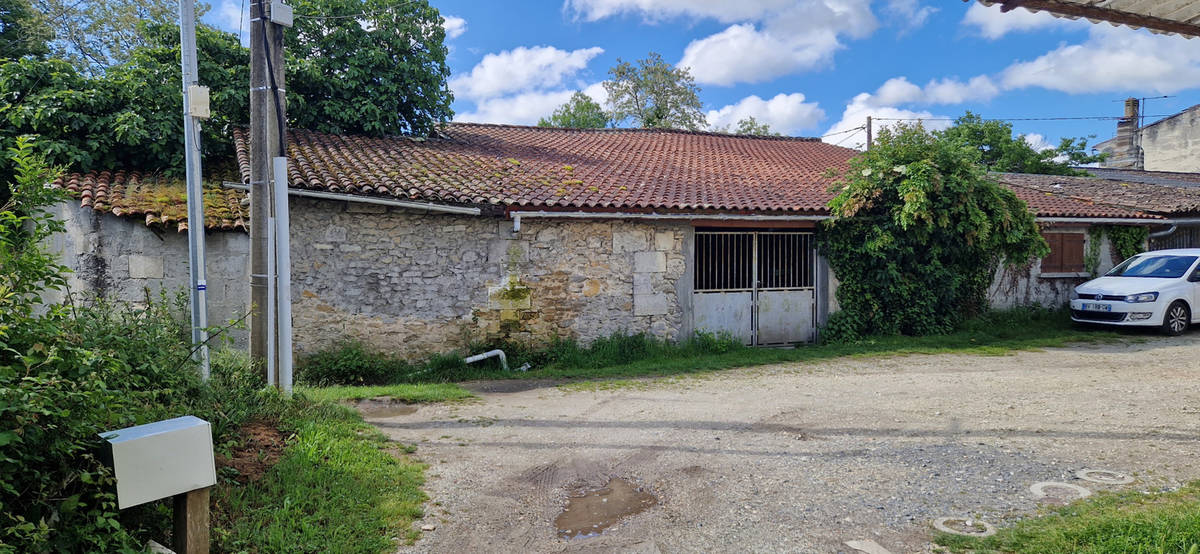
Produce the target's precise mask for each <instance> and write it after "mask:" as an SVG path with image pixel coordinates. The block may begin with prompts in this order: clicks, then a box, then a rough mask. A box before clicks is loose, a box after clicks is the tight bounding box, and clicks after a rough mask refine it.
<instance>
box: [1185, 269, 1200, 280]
mask: <svg viewBox="0 0 1200 554" xmlns="http://www.w3.org/2000/svg"><path fill="white" fill-rule="evenodd" d="M1188 281H1189V282H1192V283H1200V269H1197V270H1196V271H1193V272H1192V274H1191V275H1190V276H1189V277H1188Z"/></svg>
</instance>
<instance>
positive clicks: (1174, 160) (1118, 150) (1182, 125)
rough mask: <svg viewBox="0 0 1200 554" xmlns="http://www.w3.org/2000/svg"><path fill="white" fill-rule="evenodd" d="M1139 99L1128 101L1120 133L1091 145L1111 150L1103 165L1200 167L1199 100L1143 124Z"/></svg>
mask: <svg viewBox="0 0 1200 554" xmlns="http://www.w3.org/2000/svg"><path fill="white" fill-rule="evenodd" d="M1140 113H1141V112H1140V104H1139V101H1138V99H1136V98H1129V99H1127V100H1126V101H1125V115H1124V116H1123V117H1122V118H1121V120H1120V121H1118V122H1117V134H1116V136H1115V137H1113V138H1111V139H1108V140H1106V141H1104V142H1100V143H1097V144H1096V145H1095V146H1093V147H1092V148H1093V149H1094V150H1096V151H1098V152H1104V153H1106V154H1108V159H1106V160H1105V161H1103V162H1101V163H1100V167H1104V168H1115V169H1144V170H1147V171H1168V172H1198V171H1200V104H1197V105H1195V106H1192V107H1190V108H1188V109H1186V110H1183V111H1181V112H1179V113H1177V114H1175V115H1172V116H1170V117H1167V118H1163V119H1160V120H1158V121H1155V122H1153V123H1150V124H1147V125H1144V126H1143V125H1142V124H1141V118H1140V117H1139V114H1140Z"/></svg>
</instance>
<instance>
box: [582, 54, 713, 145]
mask: <svg viewBox="0 0 1200 554" xmlns="http://www.w3.org/2000/svg"><path fill="white" fill-rule="evenodd" d="M608 75H609V79H608V80H607V81H605V82H604V90H606V91H607V92H608V104H609V107H610V109H611V113H612V116H611V117H612V120H613V122H615V123H618V124H620V123H626V122H629V123H630V124H631V125H633V126H635V127H642V128H655V127H661V128H669V129H687V130H689V131H699V130H702V129H704V128H705V127H706V126H707V122H706V121H705V118H704V113H703V112H701V111H700V107H701V104H700V96H699V93H700V88H699V87H697V86H696V80H695V79H694V78H693V77H692V73H691V72H690V71H688V70H687V68H675V67H671V66H670V65H669V64H667V62H665V61H663V58H662V56H661V55H659V54H657V53H655V52H651V53H650V54H649V55H648V56H647V57H646V58H645V59H643V60H639V61H638V62H637V65H636V66H635V65H633V64H631V63H629V62H626V61H621V59H620V58H618V59H617V65H615V66H613V67H612V68H610V69H609V70H608Z"/></svg>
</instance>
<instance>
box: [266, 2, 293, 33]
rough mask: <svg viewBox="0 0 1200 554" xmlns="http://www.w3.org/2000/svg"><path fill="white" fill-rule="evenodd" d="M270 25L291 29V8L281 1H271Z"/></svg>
mask: <svg viewBox="0 0 1200 554" xmlns="http://www.w3.org/2000/svg"><path fill="white" fill-rule="evenodd" d="M271 23H274V24H276V25H283V26H284V27H291V26H292V7H291V6H289V5H287V4H284V3H283V2H282V1H281V0H271Z"/></svg>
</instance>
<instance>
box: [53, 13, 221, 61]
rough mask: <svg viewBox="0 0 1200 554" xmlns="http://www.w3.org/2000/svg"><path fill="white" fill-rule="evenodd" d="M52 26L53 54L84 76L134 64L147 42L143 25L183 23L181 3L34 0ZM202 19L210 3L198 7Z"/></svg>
mask: <svg viewBox="0 0 1200 554" xmlns="http://www.w3.org/2000/svg"><path fill="white" fill-rule="evenodd" d="M34 2H35V4H36V6H37V8H38V11H40V12H41V13H42V14H43V15H44V16H45V18H46V20H47V21H49V22H50V28H51V30H52V31H53V35H54V39H53V41H52V42H51V44H50V49H51V51H52V53H53V55H54V56H55V57H57V58H62V59H65V60H68V61H70V62H71V63H72V64H74V65H75V67H76V68H77V69H79V70H80V71H81V72H82V73H84V74H85V75H99V74H102V73H104V71H106V70H107V69H108V68H110V67H113V66H116V65H120V64H122V63H125V62H126V61H128V60H129V57H130V55H131V54H132V53H133V51H134V49H136V48H138V47H139V46H144V45H146V44H147V41H146V37H145V36H144V35H143V34H142V33H141V32H140V30H139V25H142V24H146V23H149V24H171V23H177V22H178V21H179V2H178V1H177V0H104V1H102V2H87V1H83V2H81V1H79V0H34ZM196 7H197V9H196V15H197V19H199V16H200V15H203V14H204V13H205V12H207V11H208V5H207V4H204V3H197V6H196Z"/></svg>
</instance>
